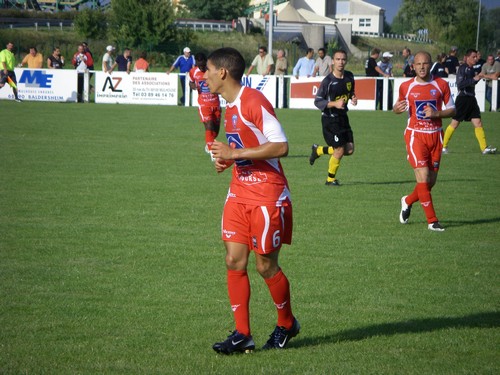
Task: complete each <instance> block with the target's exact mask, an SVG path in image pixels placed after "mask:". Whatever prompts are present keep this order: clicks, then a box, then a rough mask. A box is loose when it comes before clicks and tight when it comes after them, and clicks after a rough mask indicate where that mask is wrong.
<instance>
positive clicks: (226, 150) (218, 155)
mask: <svg viewBox="0 0 500 375" xmlns="http://www.w3.org/2000/svg"><path fill="white" fill-rule="evenodd" d="M211 151H212V155H213V157H214V158H215V159H222V160H231V159H233V157H232V154H233V149H232V148H231V147H229V146H228V145H227V144H225V143H222V142H219V141H214V143H212V148H211Z"/></svg>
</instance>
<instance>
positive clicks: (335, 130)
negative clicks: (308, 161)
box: [321, 116, 354, 148]
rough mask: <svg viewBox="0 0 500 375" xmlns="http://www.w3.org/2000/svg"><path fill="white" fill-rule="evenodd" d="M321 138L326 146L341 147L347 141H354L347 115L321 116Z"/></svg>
mask: <svg viewBox="0 0 500 375" xmlns="http://www.w3.org/2000/svg"><path fill="white" fill-rule="evenodd" d="M321 124H322V125H323V138H324V139H325V142H326V144H327V145H328V146H332V147H334V148H335V147H342V146H345V145H346V144H347V143H354V136H353V134H352V129H351V125H350V124H349V118H348V117H347V116H336V117H327V116H321Z"/></svg>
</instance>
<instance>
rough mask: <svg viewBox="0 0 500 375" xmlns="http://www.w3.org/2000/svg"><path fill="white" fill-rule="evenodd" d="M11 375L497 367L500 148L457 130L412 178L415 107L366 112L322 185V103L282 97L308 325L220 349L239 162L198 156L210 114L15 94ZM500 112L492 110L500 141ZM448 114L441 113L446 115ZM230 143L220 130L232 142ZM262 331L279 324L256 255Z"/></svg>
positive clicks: (8, 243)
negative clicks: (437, 225)
mask: <svg viewBox="0 0 500 375" xmlns="http://www.w3.org/2000/svg"><path fill="white" fill-rule="evenodd" d="M1 104H2V109H1V110H2V118H4V119H7V121H2V122H1V123H0V160H1V164H0V192H1V194H0V212H1V215H0V234H1V235H0V300H1V301H2V303H1V304H0V327H2V329H0V372H2V373H20V372H26V373H41V372H46V373H61V374H62V373H68V372H69V373H138V372H140V373H190V372H192V371H196V370H198V371H203V372H204V373H214V374H215V373H219V374H220V373H234V371H238V372H239V373H255V372H261V373H301V374H307V373H309V374H318V373H332V371H334V372H335V373H374V374H375V373H389V374H391V373H392V374H399V373H402V372H403V373H417V372H418V373H450V374H452V373H453V374H457V373H458V374H460V373H464V374H465V373H471V372H474V373H495V372H498V370H499V365H498V351H497V348H498V347H499V344H500V342H499V341H500V340H499V338H500V330H499V324H500V319H499V312H498V309H499V306H498V301H499V294H500V293H499V287H498V285H500V284H499V275H498V266H499V256H498V243H499V239H500V238H499V234H498V222H499V220H500V217H499V216H498V212H499V208H500V204H499V201H498V198H497V196H498V182H499V176H500V174H499V172H500V167H499V163H500V161H499V160H500V159H499V157H498V156H497V155H486V156H483V155H481V154H480V152H479V149H478V146H477V141H476V139H475V137H474V133H473V130H472V127H471V125H470V124H468V123H464V124H462V125H461V126H460V128H459V129H458V130H457V132H456V133H455V134H454V137H453V140H452V141H451V143H450V151H451V153H450V154H449V155H444V156H443V159H442V168H441V171H440V175H439V178H438V184H437V185H436V187H435V189H434V190H433V198H434V202H435V207H436V212H437V215H438V217H439V218H440V220H441V222H442V223H443V225H444V226H445V227H446V228H447V230H446V232H444V233H433V232H430V231H428V230H427V229H426V223H425V217H424V215H423V212H422V209H421V208H420V207H417V206H416V207H414V209H413V212H412V217H411V219H410V223H409V224H408V225H401V224H399V221H398V213H399V204H400V203H399V201H400V198H401V196H402V195H404V194H407V193H408V192H410V191H411V190H412V189H413V186H414V184H415V183H414V177H413V172H412V171H411V169H410V167H409V165H408V163H407V162H406V160H405V151H404V141H403V129H404V123H405V118H404V117H403V116H396V115H394V114H392V113H382V112H351V113H350V119H351V124H352V126H353V129H354V137H355V143H356V151H355V154H354V155H353V156H352V157H349V158H344V159H343V160H342V164H341V167H340V169H339V172H338V178H339V179H340V181H341V182H342V183H343V186H341V187H340V188H338V189H337V188H334V189H332V188H329V187H326V186H324V185H323V183H324V180H325V179H326V170H327V159H326V158H325V157H323V158H320V159H318V160H317V161H316V163H315V165H314V166H313V167H311V166H310V165H309V163H308V156H309V152H310V146H311V144H312V143H315V142H319V143H322V136H321V125H320V114H319V111H308V110H278V117H279V118H280V120H281V122H282V123H283V125H284V127H285V130H286V132H287V135H288V137H289V141H290V155H289V156H288V157H287V158H284V159H283V166H284V168H285V170H286V173H287V176H288V178H289V182H290V185H291V189H292V195H293V200H294V210H295V218H294V219H295V229H294V243H293V245H292V246H291V247H286V248H284V249H283V251H282V256H281V264H282V266H283V269H284V271H285V272H286V274H287V276H288V277H289V279H290V282H291V286H292V296H293V301H292V303H293V305H294V312H295V314H296V315H297V317H298V319H299V320H300V322H301V324H302V326H303V329H302V331H301V334H300V335H299V336H298V337H296V338H295V339H294V340H292V341H291V343H290V348H289V350H287V351H284V352H262V351H256V352H255V353H254V354H253V355H250V356H238V357H231V358H225V357H220V356H217V355H216V354H215V353H213V351H212V350H211V345H212V343H213V342H215V341H218V340H220V339H222V338H224V337H225V335H226V334H227V333H228V331H229V330H232V329H233V325H232V316H231V311H230V308H229V303H228V300H227V294H226V286H225V268H224V250H223V245H222V242H221V240H220V238H219V226H220V213H221V210H222V205H223V202H224V198H225V194H226V191H227V186H228V182H229V178H230V174H229V173H227V172H226V173H224V174H222V175H217V174H216V173H215V172H214V170H213V167H212V165H211V163H210V161H209V158H208V156H207V155H206V154H205V153H204V151H203V146H204V145H203V143H204V142H203V139H204V138H203V137H204V136H203V129H202V125H201V124H200V123H199V120H198V117H197V113H196V110H195V109H193V108H190V109H186V108H178V107H150V106H122V105H120V106H117V105H81V104H80V105H78V104H56V103H30V102H25V103H23V104H21V105H19V104H18V103H12V102H9V101H2V103H1ZM498 116H499V115H498V114H496V113H492V114H491V113H485V114H484V115H483V122H484V124H485V129H486V135H487V139H488V141H489V143H491V144H493V145H498V144H499V142H500V130H499V129H498V126H497V125H498V123H499V117H498ZM445 124H447V123H446V121H445ZM219 138H221V139H222V137H219ZM250 277H251V282H252V287H253V290H252V292H253V294H252V302H251V309H252V311H251V313H252V315H251V317H252V329H253V335H254V339H255V341H256V344H257V346H258V347H260V346H261V345H263V344H264V342H265V340H266V339H267V336H268V335H269V334H270V333H271V331H272V329H273V326H274V324H275V312H274V306H273V304H272V301H271V299H270V297H269V292H268V291H267V289H266V287H265V284H264V283H263V281H262V280H261V279H260V277H259V276H258V275H257V273H256V271H255V270H254V269H253V263H252V265H251V266H250Z"/></svg>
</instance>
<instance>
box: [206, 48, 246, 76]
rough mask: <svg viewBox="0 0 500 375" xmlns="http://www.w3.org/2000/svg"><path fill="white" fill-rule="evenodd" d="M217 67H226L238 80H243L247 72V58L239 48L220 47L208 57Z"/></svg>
mask: <svg viewBox="0 0 500 375" xmlns="http://www.w3.org/2000/svg"><path fill="white" fill-rule="evenodd" d="M207 60H208V61H210V62H211V63H212V64H213V65H214V66H215V67H216V68H217V69H220V68H224V69H226V70H227V71H228V73H229V75H230V76H231V77H232V78H233V79H234V80H236V81H241V77H243V73H244V72H245V59H244V58H243V56H241V53H239V52H238V50H236V49H234V48H231V47H224V48H219V49H217V50H215V51H213V52H212V53H211V54H210V55H208V58H207Z"/></svg>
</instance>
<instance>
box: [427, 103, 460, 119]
mask: <svg viewBox="0 0 500 375" xmlns="http://www.w3.org/2000/svg"><path fill="white" fill-rule="evenodd" d="M424 113H425V117H427V118H446V117H452V116H453V115H454V114H455V107H451V108H446V109H445V110H444V111H435V110H434V109H433V108H432V107H431V106H430V105H428V106H425V108H424Z"/></svg>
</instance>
